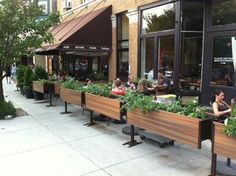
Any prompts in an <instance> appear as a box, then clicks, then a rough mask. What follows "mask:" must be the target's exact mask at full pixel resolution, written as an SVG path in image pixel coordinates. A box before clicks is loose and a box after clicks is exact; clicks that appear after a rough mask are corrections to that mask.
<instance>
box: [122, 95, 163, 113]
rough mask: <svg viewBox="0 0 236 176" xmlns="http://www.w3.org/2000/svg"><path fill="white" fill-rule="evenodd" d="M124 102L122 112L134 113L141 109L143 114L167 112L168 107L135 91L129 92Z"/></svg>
mask: <svg viewBox="0 0 236 176" xmlns="http://www.w3.org/2000/svg"><path fill="white" fill-rule="evenodd" d="M122 100H123V101H124V102H125V103H124V104H123V105H122V110H128V111H133V110H135V109H140V111H141V112H143V113H146V112H152V111H157V110H166V109H167V106H166V105H165V104H163V103H156V102H154V101H153V97H152V96H146V95H143V94H140V93H138V92H135V91H127V92H126V94H125V95H124V97H123V98H122Z"/></svg>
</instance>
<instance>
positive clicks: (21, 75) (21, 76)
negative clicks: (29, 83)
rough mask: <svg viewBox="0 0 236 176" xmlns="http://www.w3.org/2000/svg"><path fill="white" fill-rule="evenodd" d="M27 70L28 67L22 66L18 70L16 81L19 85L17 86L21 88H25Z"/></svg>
mask: <svg viewBox="0 0 236 176" xmlns="http://www.w3.org/2000/svg"><path fill="white" fill-rule="evenodd" d="M25 70H26V67H25V66H24V65H20V66H19V67H17V69H16V79H17V83H18V85H17V86H18V87H21V88H23V83H24V75H25Z"/></svg>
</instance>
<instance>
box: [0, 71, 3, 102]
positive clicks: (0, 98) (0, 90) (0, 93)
mask: <svg viewBox="0 0 236 176" xmlns="http://www.w3.org/2000/svg"><path fill="white" fill-rule="evenodd" d="M3 78H4V77H3V73H2V72H1V71H0V101H3V100H4V94H3V83H2V82H3Z"/></svg>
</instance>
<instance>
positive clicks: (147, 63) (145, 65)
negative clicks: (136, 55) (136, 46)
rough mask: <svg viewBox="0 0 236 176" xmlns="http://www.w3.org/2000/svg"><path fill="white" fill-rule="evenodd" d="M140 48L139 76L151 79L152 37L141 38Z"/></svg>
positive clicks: (152, 65)
mask: <svg viewBox="0 0 236 176" xmlns="http://www.w3.org/2000/svg"><path fill="white" fill-rule="evenodd" d="M141 48H142V51H141V53H142V55H141V76H142V77H146V78H148V79H153V69H154V38H148V39H143V40H142V46H141Z"/></svg>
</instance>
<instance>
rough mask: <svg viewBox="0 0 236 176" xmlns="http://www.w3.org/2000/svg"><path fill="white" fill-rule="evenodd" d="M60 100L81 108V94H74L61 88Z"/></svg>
mask: <svg viewBox="0 0 236 176" xmlns="http://www.w3.org/2000/svg"><path fill="white" fill-rule="evenodd" d="M60 98H61V99H62V100H63V101H66V102H67V103H71V104H75V105H79V106H81V93H79V92H75V91H73V90H71V89H66V88H61V89H60Z"/></svg>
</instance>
